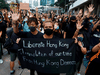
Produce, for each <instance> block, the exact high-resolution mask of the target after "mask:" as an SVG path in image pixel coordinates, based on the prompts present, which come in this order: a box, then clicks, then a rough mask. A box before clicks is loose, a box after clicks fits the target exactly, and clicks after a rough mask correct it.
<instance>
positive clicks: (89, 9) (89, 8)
mask: <svg viewBox="0 0 100 75" xmlns="http://www.w3.org/2000/svg"><path fill="white" fill-rule="evenodd" d="M87 8H88V11H89V13H88V15H87V18H89V17H90V15H91V13H92V11H93V10H94V7H93V4H91V5H89V7H87Z"/></svg>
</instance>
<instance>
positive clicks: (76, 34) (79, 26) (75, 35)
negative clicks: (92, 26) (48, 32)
mask: <svg viewBox="0 0 100 75" xmlns="http://www.w3.org/2000/svg"><path fill="white" fill-rule="evenodd" d="M82 27H83V25H81V21H78V24H77V25H76V28H77V29H76V31H75V33H74V36H73V38H76V37H77V36H78V32H79V30H80V29H81V28H82Z"/></svg>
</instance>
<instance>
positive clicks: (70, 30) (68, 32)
mask: <svg viewBox="0 0 100 75" xmlns="http://www.w3.org/2000/svg"><path fill="white" fill-rule="evenodd" d="M75 31H76V17H75V16H72V17H71V18H70V24H69V25H67V26H66V28H65V29H64V39H65V38H72V37H73V35H74V33H75Z"/></svg>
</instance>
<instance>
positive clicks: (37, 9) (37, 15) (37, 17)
mask: <svg viewBox="0 0 100 75" xmlns="http://www.w3.org/2000/svg"><path fill="white" fill-rule="evenodd" d="M36 18H37V19H38V8H36Z"/></svg>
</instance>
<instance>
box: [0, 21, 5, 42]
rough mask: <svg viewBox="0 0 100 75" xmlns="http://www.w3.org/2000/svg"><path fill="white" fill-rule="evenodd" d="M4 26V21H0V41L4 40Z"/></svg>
mask: <svg viewBox="0 0 100 75" xmlns="http://www.w3.org/2000/svg"><path fill="white" fill-rule="evenodd" d="M6 28H7V25H6V23H5V22H4V21H3V22H2V23H0V31H2V35H1V38H0V42H2V43H4V42H5V36H6Z"/></svg>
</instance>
